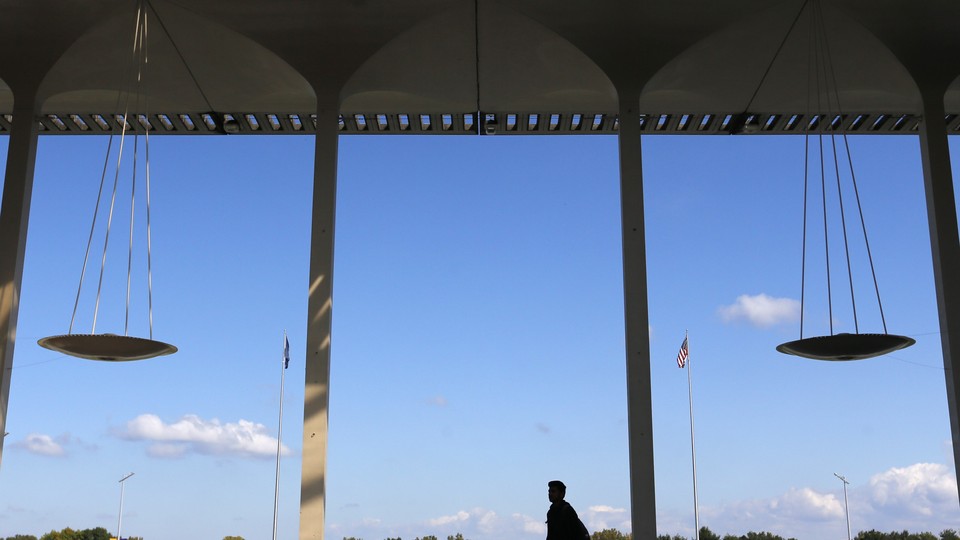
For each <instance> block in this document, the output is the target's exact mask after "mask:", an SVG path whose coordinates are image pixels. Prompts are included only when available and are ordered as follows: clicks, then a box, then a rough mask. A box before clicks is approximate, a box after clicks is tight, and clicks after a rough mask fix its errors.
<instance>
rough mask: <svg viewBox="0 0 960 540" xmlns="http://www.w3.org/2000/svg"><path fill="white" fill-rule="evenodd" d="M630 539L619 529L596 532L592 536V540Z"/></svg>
mask: <svg viewBox="0 0 960 540" xmlns="http://www.w3.org/2000/svg"><path fill="white" fill-rule="evenodd" d="M628 538H629V536H627V535H625V534H623V533H622V532H620V531H618V530H617V529H603V530H602V531H594V533H593V534H591V535H590V540H627V539H628Z"/></svg>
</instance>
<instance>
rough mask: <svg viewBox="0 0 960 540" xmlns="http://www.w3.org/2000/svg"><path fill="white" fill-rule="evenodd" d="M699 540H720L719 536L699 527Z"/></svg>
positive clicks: (706, 528) (708, 529) (707, 528)
mask: <svg viewBox="0 0 960 540" xmlns="http://www.w3.org/2000/svg"><path fill="white" fill-rule="evenodd" d="M700 540H720V535H719V534H717V533H715V532H713V531H711V530H710V528H709V527H700Z"/></svg>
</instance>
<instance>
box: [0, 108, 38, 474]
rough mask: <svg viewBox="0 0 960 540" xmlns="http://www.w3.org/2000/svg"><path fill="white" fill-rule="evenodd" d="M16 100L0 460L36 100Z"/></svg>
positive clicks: (1, 314)
mask: <svg viewBox="0 0 960 540" xmlns="http://www.w3.org/2000/svg"><path fill="white" fill-rule="evenodd" d="M15 99H16V101H15V102H14V107H13V126H12V131H11V133H10V141H9V146H8V147H7V169H6V173H5V175H4V180H3V200H2V202H0V205H2V206H0V370H2V374H0V462H2V459H3V440H4V438H5V437H4V436H3V434H4V433H6V432H7V429H6V428H7V403H8V401H9V398H10V375H11V372H12V369H13V348H14V344H15V342H16V336H17V313H18V311H19V309H20V282H21V280H22V278H23V257H24V253H25V252H26V247H27V221H28V219H29V217H30V196H31V192H32V191H33V166H34V163H35V162H36V158H37V134H38V131H37V106H36V99H35V98H34V96H32V95H30V96H20V95H16V96H15Z"/></svg>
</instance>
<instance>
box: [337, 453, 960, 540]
mask: <svg viewBox="0 0 960 540" xmlns="http://www.w3.org/2000/svg"><path fill="white" fill-rule="evenodd" d="M838 484H839V482H838ZM848 495H849V497H848V499H849V503H850V522H851V528H852V529H853V532H854V534H856V532H857V531H860V530H870V529H876V530H880V531H895V530H904V529H907V530H910V531H911V532H924V531H930V532H933V533H934V534H939V532H940V531H941V530H943V529H947V528H954V529H956V528H957V523H960V505H958V500H957V481H956V477H955V476H954V474H953V471H952V469H950V468H949V467H947V466H946V465H942V464H935V463H917V464H914V465H910V466H907V467H893V468H890V469H888V470H886V471H884V472H881V473H878V474H875V475H873V476H872V477H870V479H869V481H867V482H865V483H860V484H859V485H857V484H856V483H854V484H853V485H852V486H851V487H848ZM577 510H578V512H579V514H580V518H581V519H582V520H583V522H584V523H585V524H586V525H587V528H588V529H589V530H590V531H591V532H595V531H601V530H604V529H618V530H619V531H621V532H624V533H626V532H630V531H631V524H630V510H629V509H628V508H624V507H621V506H614V505H610V504H604V503H602V502H600V503H596V504H593V505H591V506H585V507H580V506H579V505H578V506H577ZM543 511H544V513H545V512H546V505H544V507H543ZM657 524H658V527H657V529H658V534H669V535H674V534H680V535H682V536H685V537H687V538H689V537H691V536H692V535H693V512H692V510H686V509H684V510H683V511H670V510H661V511H659V512H658V513H657ZM700 525H701V526H707V527H709V528H710V529H711V530H712V531H713V532H715V533H718V534H720V535H725V534H735V535H741V534H745V533H747V532H749V531H755V532H759V531H768V532H772V533H774V534H779V535H781V536H783V537H785V538H790V537H793V538H798V539H799V540H816V539H818V538H841V537H844V536H845V535H846V515H845V509H844V502H843V491H842V488H840V487H839V485H838V489H836V490H833V491H818V490H816V489H813V488H810V487H795V488H791V489H789V490H787V491H786V492H784V493H782V494H780V495H776V496H774V497H770V498H759V499H750V500H740V501H731V502H728V503H721V504H718V505H706V504H703V503H701V506H700ZM329 527H330V532H331V533H332V535H333V536H334V537H337V538H339V537H348V536H354V537H357V538H388V537H393V538H395V537H398V536H399V537H402V538H407V537H409V538H416V537H421V538H422V537H423V536H424V535H435V536H437V537H438V538H446V537H447V536H449V535H453V534H456V533H458V532H459V533H462V534H463V535H464V537H465V538H468V539H470V540H500V539H502V538H514V539H517V540H542V539H543V537H544V535H546V525H545V524H544V520H543V515H537V516H536V517H531V516H529V515H526V514H522V513H497V512H495V511H493V510H490V509H486V508H479V507H478V508H472V509H464V510H459V511H456V512H453V513H450V514H446V515H441V516H437V517H434V518H429V519H427V520H424V521H421V522H416V523H405V524H390V523H386V522H385V521H384V520H381V519H379V518H375V517H368V518H365V519H363V520H361V521H357V522H355V523H335V522H334V523H330V525H329Z"/></svg>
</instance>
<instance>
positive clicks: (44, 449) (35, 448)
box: [13, 433, 69, 457]
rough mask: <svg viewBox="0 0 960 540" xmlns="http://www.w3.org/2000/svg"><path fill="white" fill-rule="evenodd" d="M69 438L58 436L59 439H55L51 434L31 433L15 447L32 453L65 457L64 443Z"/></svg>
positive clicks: (14, 445)
mask: <svg viewBox="0 0 960 540" xmlns="http://www.w3.org/2000/svg"><path fill="white" fill-rule="evenodd" d="M68 439H69V437H58V440H54V438H53V437H51V436H49V435H43V434H40V433H31V434H29V435H27V436H26V438H24V439H23V440H22V441H19V442H16V443H14V444H13V447H14V448H22V449H24V450H26V451H27V452H30V453H31V454H36V455H40V456H51V457H63V456H66V455H67V450H66V448H64V443H66V441H67V440H68Z"/></svg>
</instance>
